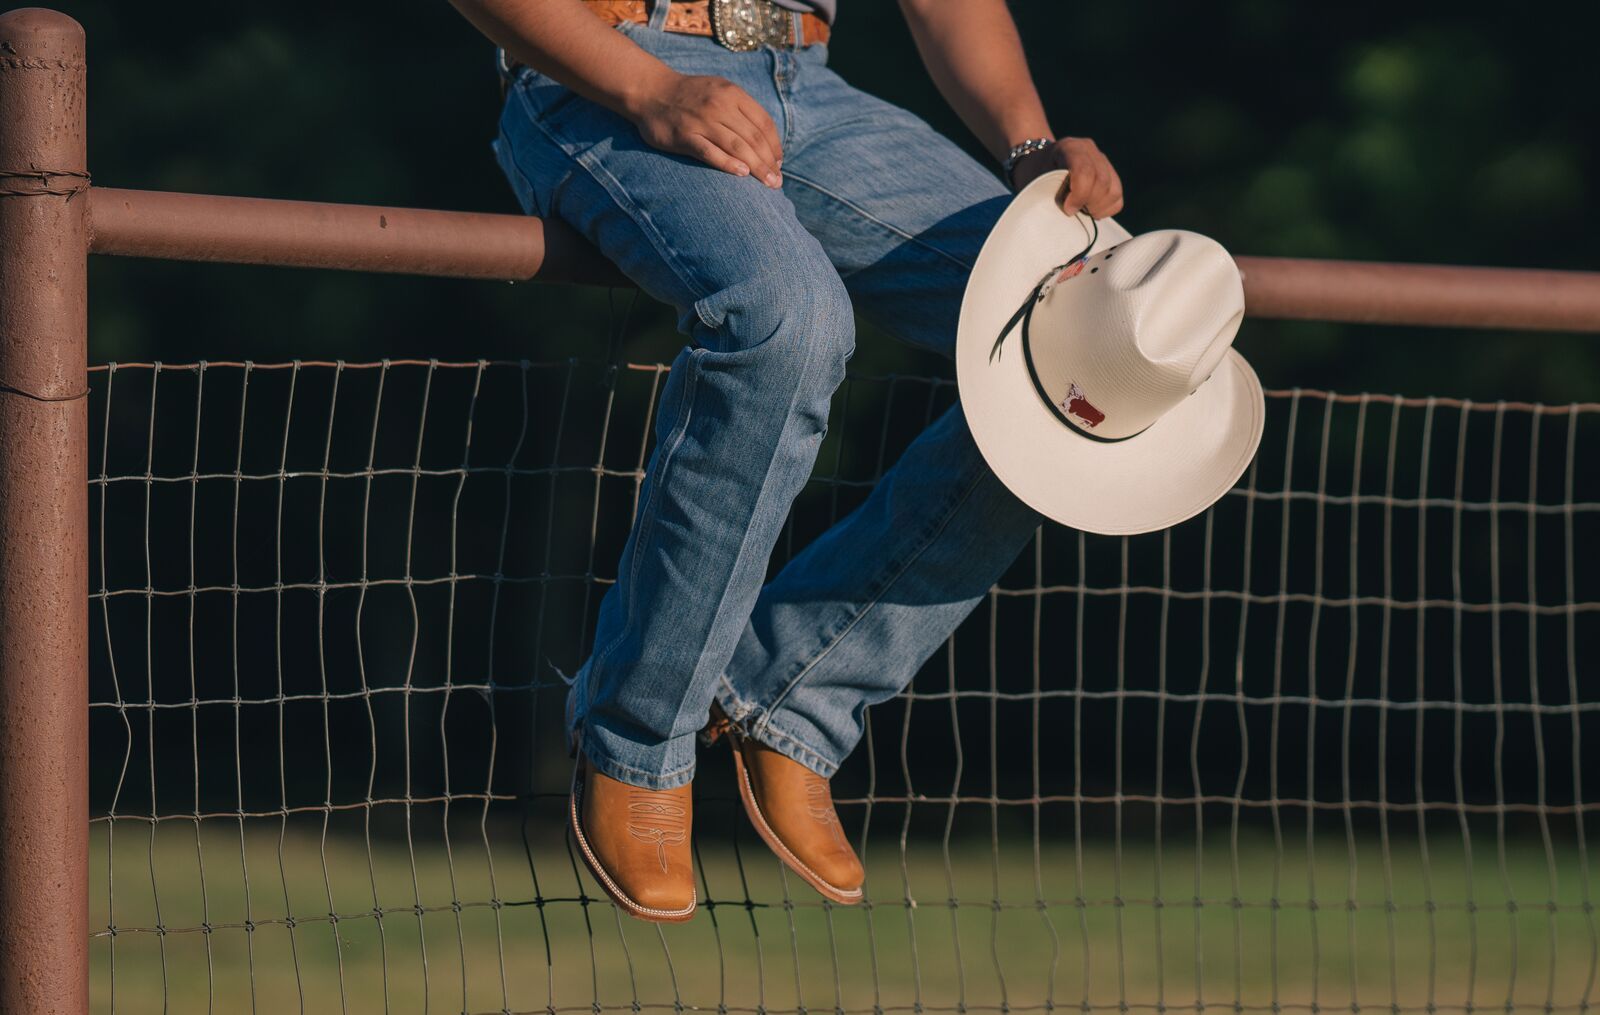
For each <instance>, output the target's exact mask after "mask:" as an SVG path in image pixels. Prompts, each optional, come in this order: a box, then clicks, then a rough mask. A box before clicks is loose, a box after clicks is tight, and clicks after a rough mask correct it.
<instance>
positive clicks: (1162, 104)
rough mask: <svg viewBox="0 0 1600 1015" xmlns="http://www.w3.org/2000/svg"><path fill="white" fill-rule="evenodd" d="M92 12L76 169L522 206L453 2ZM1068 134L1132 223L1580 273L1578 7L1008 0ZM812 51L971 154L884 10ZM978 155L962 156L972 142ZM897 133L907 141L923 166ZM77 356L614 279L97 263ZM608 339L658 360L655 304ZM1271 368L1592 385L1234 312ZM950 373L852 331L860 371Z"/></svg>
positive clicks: (1583, 342)
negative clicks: (1108, 176)
mask: <svg viewBox="0 0 1600 1015" xmlns="http://www.w3.org/2000/svg"><path fill="white" fill-rule="evenodd" d="M61 6H62V7H63V9H65V10H66V11H67V12H68V13H71V14H72V15H73V16H75V17H77V18H78V19H79V20H81V21H82V22H83V24H84V26H85V28H86V29H87V32H88V38H89V53H90V75H89V98H90V106H89V117H90V120H89V143H90V156H89V163H90V168H91V169H92V171H93V173H94V176H95V180H96V182H99V183H102V184H105V185H109V186H118V187H142V188H155V189H170V190H186V191H199V192H208V193H222V194H244V195H259V196H267V197H282V198H300V199H314V200H329V201H352V202H371V203H382V204H397V205H416V206H425V207H438V208H459V209H483V210H500V211H515V210H516V207H515V204H514V202H513V200H512V198H511V195H510V192H509V190H508V188H507V187H506V185H505V183H504V182H503V181H502V180H501V178H500V177H499V173H498V169H497V168H496V167H495V165H494V163H493V160H492V158H491V157H490V153H489V149H488V142H489V139H490V137H491V136H492V134H493V132H494V124H495V119H496V115H497V102H498V99H497V88H496V82H495V78H494V74H493V72H492V70H491V65H490V48H489V46H488V44H487V43H485V42H484V40H483V39H482V38H481V37H479V36H478V35H476V33H475V32H474V30H473V29H472V28H471V27H470V26H469V25H468V24H467V23H466V22H465V21H464V20H462V19H461V18H460V17H459V16H458V15H457V14H456V13H455V11H454V10H453V9H452V8H450V7H449V5H448V4H446V3H444V2H443V0H432V2H425V3H419V2H415V0H411V2H402V3H381V4H380V3H342V4H322V3H305V2H282V3H274V4H261V3H240V4H196V3H162V4H154V5H151V4H130V3H126V2H123V3H115V2H109V0H103V2H83V3H80V2H65V0H64V2H63V3H62V5H61ZM1012 6H1013V9H1014V11H1015V14H1016V17H1017V20H1018V22H1019V24H1020V26H1021V29H1022V32H1023V35H1024V37H1025V39H1026V42H1027V46H1028V49H1029V53H1030V57H1031V60H1032V63H1033V66H1034V69H1035V73H1036V75H1037V78H1038V81H1039V85H1040V89H1041V91H1042V93H1043V95H1044V97H1045V101H1046V104H1047V107H1048V108H1049V111H1050V114H1051V119H1052V122H1053V124H1054V126H1055V128H1056V130H1057V131H1059V132H1062V133H1072V134H1080V135H1088V136H1091V137H1094V138H1096V139H1097V140H1098V141H1099V142H1100V143H1101V145H1102V147H1103V148H1104V149H1105V150H1106V151H1107V152H1108V153H1109V154H1110V156H1111V157H1112V159H1113V160H1114V161H1115V163H1116V165H1117V167H1118V169H1119V171H1120V172H1121V174H1122V176H1123V178H1124V180H1125V182H1126V187H1127V195H1128V205H1127V210H1126V212H1125V213H1124V215H1123V216H1122V220H1123V221H1124V222H1125V223H1126V224H1127V225H1129V226H1130V227H1131V228H1133V229H1134V230H1135V231H1138V230H1142V229H1150V228H1157V227H1184V228H1190V229H1197V230H1200V231H1203V232H1206V233H1209V234H1211V235H1214V236H1216V237H1217V238H1218V239H1220V240H1221V241H1222V242H1223V243H1224V244H1226V245H1227V246H1228V247H1229V248H1230V249H1232V250H1233V251H1235V252H1237V253H1241V254H1277V255H1293V256H1303V257H1350V258H1369V259H1383V260H1395V261H1433V262H1443V263H1453V264H1504V265H1525V266H1541V267H1553V268H1595V267H1600V250H1597V249H1596V244H1595V241H1594V236H1595V227H1596V224H1597V223H1596V211H1597V208H1596V184H1595V178H1596V174H1597V172H1600V164H1597V159H1596V154H1597V149H1596V145H1597V137H1596V130H1595V124H1596V123H1597V122H1600V89H1597V88H1596V87H1595V73H1594V53H1593V40H1594V37H1595V36H1594V34H1593V25H1592V24H1590V23H1586V19H1587V18H1588V15H1587V14H1586V13H1584V12H1592V10H1593V6H1592V5H1576V4H1574V5H1563V6H1562V7H1560V8H1557V9H1551V10H1550V11H1548V12H1543V13H1530V12H1529V11H1527V10H1524V9H1522V8H1518V7H1515V6H1514V5H1504V4H1488V3H1467V4H1461V3H1415V4H1384V5H1371V4H1356V5H1349V4H1290V3H1281V2H1274V0H1238V2H1231V3H1224V4H1203V5H1200V4H1176V3H1153V4H1152V3H1141V4H1098V5H1092V6H1090V5H1061V4H1055V3H1047V2H1040V0H1034V2H1019V3H1015V4H1013V5H1012ZM832 50H833V53H832V63H833V66H834V67H835V68H836V69H838V70H839V71H840V72H841V73H842V74H843V75H844V76H845V77H846V78H847V79H849V80H851V81H853V82H855V83H856V84H858V85H859V86H860V87H862V88H864V89H866V90H868V91H871V92H874V93H876V94H879V95H882V96H884V97H886V98H888V99H890V100H892V101H894V102H897V103H900V104H902V105H904V106H906V107H908V108H910V109H912V110H913V111H915V112H917V113H919V114H920V115H922V116H924V117H925V118H927V119H928V120H929V121H931V122H932V123H933V124H934V125H935V126H937V127H938V128H939V129H941V130H943V131H945V132H946V133H948V134H950V135H951V136H952V137H955V138H957V139H959V140H960V141H961V142H962V143H964V144H967V145H968V146H969V147H971V148H972V150H973V151H974V152H975V153H977V148H976V145H975V144H973V143H972V141H971V138H970V137H969V136H968V135H967V134H966V132H965V131H964V129H963V128H962V127H961V126H960V124H959V123H958V122H957V121H956V120H955V118H954V116H953V115H952V114H951V113H950V112H949V111H948V110H947V109H946V107H945V106H944V104H943V103H942V102H941V100H940V99H939V97H938V95H937V94H936V93H935V91H934V89H933V87H932V85H931V84H930V82H929V80H928V78H927V75H926V74H925V73H924V72H923V70H922V68H921V66H920V64H919V62H918V60H917V57H916V54H915V52H914V49H913V47H912V44H911V40H910V36H909V34H908V32H907V30H906V28H905V25H904V23H903V22H902V20H901V18H900V16H899V14H898V11H897V9H896V5H894V4H892V3H889V2H888V0H845V2H844V3H843V15H842V17H841V20H840V25H839V33H838V35H837V37H836V40H835V43H834V45H833V47H832ZM979 154H980V157H982V155H981V153H979ZM914 157H915V154H914V153H909V152H908V153H907V158H914ZM92 271H93V274H92V282H93V290H92V293H93V295H92V299H93V318H92V320H93V322H94V323H93V326H92V332H91V342H92V352H93V356H94V358H95V359H97V360H101V361H104V360H111V359H116V360H123V361H127V360H141V359H153V358H161V359H163V360H166V361H169V362H172V361H178V360H189V359H198V358H210V359H219V358H224V357H228V358H233V357H247V356H248V357H252V358H254V359H257V360H268V359H286V358H292V357H333V356H339V357H346V358H362V357H375V356H421V357H429V356H437V357H459V358H475V357H479V356H487V357H496V356H509V357H513V358H520V357H524V356H533V357H536V358H544V357H546V356H551V355H566V354H570V353H578V354H582V353H585V352H587V353H591V354H594V355H602V354H603V346H601V347H600V348H599V349H597V348H596V345H597V343H599V342H602V341H603V339H602V338H601V337H600V336H601V335H602V334H603V331H604V327H605V319H606V313H605V305H604V297H603V294H601V293H597V292H585V291H572V290H565V289H550V288H545V287H540V286H534V285H519V286H508V285H505V284H494V283H484V282H457V281H433V280H416V279H406V278H381V277H372V276H355V275H340V274H336V273H330V272H304V271H291V270H274V269H254V268H240V267H228V266H192V265H187V266H180V265H172V264H151V263H132V262H119V261H114V260H111V259H97V260H96V261H95V263H94V266H93V269H92ZM656 309H657V312H655V313H653V314H652V315H651V316H649V317H648V319H647V320H645V321H644V326H643V327H642V328H641V329H640V330H639V331H638V332H637V337H636V338H635V339H634V340H633V341H632V343H631V344H630V346H629V347H628V349H627V354H628V355H629V356H630V357H633V358H635V359H642V360H651V361H654V360H666V359H670V358H671V355H672V353H673V352H674V351H675V350H676V348H677V344H678V342H679V338H678V336H677V335H676V334H675V333H674V332H673V328H672V322H671V317H670V315H669V314H667V313H665V312H664V311H660V309H659V308H656ZM1239 345H1240V347H1241V349H1243V351H1244V352H1245V353H1246V354H1247V355H1248V356H1249V357H1250V358H1251V360H1252V361H1253V362H1254V363H1255V364H1256V366H1257V368H1258V370H1259V371H1260V372H1261V374H1262V376H1263V379H1264V380H1265V381H1266V382H1267V383H1268V384H1269V385H1272V386H1291V385H1303V386H1317V387H1337V388H1340V389H1346V390H1355V389H1367V390H1374V391H1383V392H1394V391H1401V392H1405V393H1408V394H1418V395H1422V394H1439V395H1454V396H1467V397H1472V398H1475V399H1480V400H1484V399H1486V400H1494V399H1499V398H1508V399H1530V400H1545V401H1558V402H1564V401H1570V400H1575V399H1577V400H1582V399H1592V398H1594V397H1596V393H1597V392H1600V344H1597V343H1595V342H1594V341H1593V340H1590V339H1585V338H1581V337H1573V336H1554V335H1537V334H1526V335H1525V334H1506V333H1483V334H1474V333H1465V332H1461V331H1431V330H1425V329H1407V330H1405V331H1403V332H1402V331H1399V330H1396V329H1389V328H1371V327H1367V328H1352V327H1340V326H1329V325H1319V324H1293V325H1290V324H1281V323H1276V322H1263V321H1252V322H1247V324H1246V326H1245V328H1244V331H1243V333H1242V335H1241V336H1240V339H1239ZM941 366H942V365H941V364H938V363H936V362H932V361H929V360H926V359H922V358H917V357H913V356H911V355H910V354H909V353H908V352H906V351H905V350H904V349H903V348H901V347H898V346H897V345H895V344H894V343H893V341H892V340H890V339H887V338H885V337H883V336H881V335H872V334H867V335H865V336H864V338H863V341H862V342H861V351H860V354H859V358H858V360H857V367H858V369H866V370H886V369H916V370H924V371H931V370H936V369H939V368H940V367H941Z"/></svg>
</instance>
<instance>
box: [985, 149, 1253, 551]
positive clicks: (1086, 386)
mask: <svg viewBox="0 0 1600 1015" xmlns="http://www.w3.org/2000/svg"><path fill="white" fill-rule="evenodd" d="M1066 175H1067V174H1066V172H1065V171H1064V170H1057V171H1054V172H1050V173H1046V174H1044V175H1043V176H1040V177H1039V178H1038V179H1036V180H1034V181H1033V182H1032V183H1030V184H1028V186H1026V187H1024V188H1023V189H1022V191H1021V192H1020V193H1019V194H1017V196H1016V199H1015V200H1013V201H1012V203H1011V205H1010V207H1009V208H1007V209H1006V211H1005V213H1004V214H1002V215H1001V216H1000V221H999V222H998V223H996V224H995V227H994V231H993V232H991V233H990V234H989V238H988V240H986V241H985V242H984V245H983V249H982V250H981V251H980V252H979V254H978V260H977V263H976V264H975V265H974V266H973V269H972V276H971V278H970V279H968V281H967V290H966V294H965V296H964V297H963V298H962V301H961V318H960V322H959V325H958V328H957V331H956V381H957V384H958V386H959V389H960V392H961V405H962V408H963V410H964V411H965V413H966V416H967V423H968V425H969V426H970V427H971V429H972V436H973V437H974V439H976V441H977V443H978V449H979V450H980V451H982V452H983V457H984V459H985V460H986V461H987V462H988V463H989V467H990V468H992V469H993V470H994V472H995V475H996V476H998V477H999V478H1000V481H1001V482H1003V483H1004V484H1005V485H1006V486H1007V487H1008V488H1009V489H1010V490H1011V492H1012V493H1014V494H1016V495H1017V496H1018V497H1019V498H1021V499H1022V500H1023V502H1024V503H1026V504H1028V505H1029V506H1030V507H1032V508H1033V509H1035V510H1036V511H1039V512H1040V513H1042V514H1044V515H1046V516H1047V517H1049V518H1052V519H1054V520H1056V521H1058V522H1060V523H1061V524H1063V525H1068V526H1071V527H1072V528H1075V529H1082V530H1084V531H1086V532H1098V533H1103V534H1106V535H1131V534H1133V533H1138V532H1152V531H1155V530H1157V529H1164V528H1166V527H1168V526H1170V525H1176V524H1177V523H1178V522H1181V521H1183V520H1184V519H1186V518H1190V517H1193V516H1194V515H1197V514H1199V513H1200V512H1201V511H1204V510H1205V509H1206V508H1207V507H1209V506H1210V505H1211V504H1212V503H1214V502H1215V501H1216V500H1217V499H1218V498H1219V497H1221V496H1222V495H1223V494H1224V493H1226V492H1227V491H1228V489H1229V488H1230V487H1232V486H1233V484H1234V482H1235V481H1236V480H1238V478H1239V476H1240V475H1242V474H1243V473H1244V470H1245V467H1246V466H1248V465H1249V464H1250V459H1251V458H1252V457H1253V456H1254V455H1255V452H1256V447H1257V445H1259V444H1260V443H1261V427H1262V422H1263V420H1264V418H1265V415H1266V402H1265V399H1264V397H1263V396H1262V393H1261V382H1260V381H1259V380H1257V379H1256V374H1255V371H1254V370H1252V369H1250V364H1248V363H1246V362H1245V360H1244V357H1242V356H1240V355H1239V354H1238V353H1237V352H1234V351H1233V349H1232V343H1233V336H1234V334H1235V333H1236V332H1237V331H1238V330H1239V321H1240V319H1241V318H1242V317H1243V316H1244V288H1243V286H1242V284H1241V283H1240V280H1239V270H1238V268H1237V267H1236V266H1235V265H1234V262H1233V258H1232V257H1230V256H1229V255H1228V252H1227V251H1226V250H1223V249H1222V246H1221V245H1220V244H1218V243H1217V242H1216V241H1215V240H1212V239H1209V238H1207V237H1204V236H1201V235H1199V234H1197V233H1190V232H1183V231H1181V230H1160V231H1157V232H1151V233H1144V234H1142V235H1140V236H1137V237H1133V236H1130V235H1129V234H1128V232H1127V230H1125V229H1123V228H1122V227H1121V226H1119V225H1117V224H1116V222H1114V221H1112V220H1111V219H1105V220H1103V221H1101V222H1100V223H1098V226H1097V227H1096V224H1095V223H1094V222H1093V221H1092V220H1091V219H1090V218H1089V217H1088V216H1087V215H1077V216H1069V215H1065V214H1063V213H1062V211H1061V208H1060V207H1059V202H1058V194H1059V191H1060V188H1061V187H1062V186H1063V184H1064V182H1065V179H1066Z"/></svg>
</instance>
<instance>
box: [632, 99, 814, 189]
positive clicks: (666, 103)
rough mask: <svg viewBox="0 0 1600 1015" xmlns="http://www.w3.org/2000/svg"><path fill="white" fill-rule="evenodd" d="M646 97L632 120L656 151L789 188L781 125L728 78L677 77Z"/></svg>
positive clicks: (769, 184)
mask: <svg viewBox="0 0 1600 1015" xmlns="http://www.w3.org/2000/svg"><path fill="white" fill-rule="evenodd" d="M646 95H647V97H646V98H645V99H644V100H643V101H642V102H640V103H639V105H638V106H637V108H634V109H630V110H628V118H629V119H630V120H632V121H633V123H634V126H636V127H638V128H639V134H640V136H641V137H643V138H644V140H645V142H646V143H647V144H649V145H650V146H651V147H653V148H659V149H661V150H662V151H668V152H676V153H677V154H679V155H688V156H691V157H693V158H697V159H699V160H700V161H702V162H704V163H705V164H706V165H708V166H711V167H712V168H714V169H720V170H722V171H723V172H725V173H732V174H733V175H734V176H751V175H754V176H755V178H756V179H758V180H760V181H761V182H762V183H765V184H766V185H767V186H769V187H771V188H773V189H774V190H776V189H778V188H779V187H782V186H783V178H782V177H781V176H780V175H779V173H780V172H781V171H782V169H783V145H782V143H781V142H780V141H779V140H778V128H777V125H776V124H774V123H773V122H772V117H770V116H768V115H767V111H766V110H765V109H762V108H761V104H760V103H759V102H757V101H756V100H755V99H752V98H751V97H750V94H749V93H748V92H746V91H745V90H744V89H743V88H740V87H739V86H738V85H736V84H734V83H733V82H732V81H729V80H727V79H725V78H719V77H711V76H708V75H702V74H677V73H674V74H673V75H672V76H671V77H670V78H668V79H667V80H666V82H665V84H664V87H660V88H652V89H647V90H646Z"/></svg>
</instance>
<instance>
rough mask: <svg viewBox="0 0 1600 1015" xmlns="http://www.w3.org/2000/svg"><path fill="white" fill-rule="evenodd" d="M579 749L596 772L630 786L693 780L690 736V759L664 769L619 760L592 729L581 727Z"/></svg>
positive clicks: (671, 784) (669, 786)
mask: <svg viewBox="0 0 1600 1015" xmlns="http://www.w3.org/2000/svg"><path fill="white" fill-rule="evenodd" d="M575 736H576V739H577V742H578V750H579V751H581V752H582V753H583V757H584V759H585V760H586V761H587V762H588V763H589V764H590V765H593V766H594V768H595V771H597V772H599V773H601V774H602V775H608V776H610V777H611V778H613V779H615V780H617V781H618V782H625V783H627V784H628V785H630V786H638V787H640V788H641V789H677V788H678V787H679V786H687V785H688V784H689V783H690V782H691V781H692V780H693V779H694V761H695V759H694V738H693V737H692V736H691V737H689V760H688V762H687V763H685V764H681V765H678V766H677V767H675V768H669V769H667V770H666V771H665V772H660V771H656V770H655V769H649V768H640V767H638V766H637V765H630V764H628V763H627V762H625V761H620V760H618V759H617V758H616V757H615V756H614V755H612V754H610V753H608V752H607V749H606V745H605V738H604V737H603V736H595V735H593V733H592V731H586V730H585V729H584V728H583V727H582V726H580V727H579V728H578V730H577V732H576V734H575Z"/></svg>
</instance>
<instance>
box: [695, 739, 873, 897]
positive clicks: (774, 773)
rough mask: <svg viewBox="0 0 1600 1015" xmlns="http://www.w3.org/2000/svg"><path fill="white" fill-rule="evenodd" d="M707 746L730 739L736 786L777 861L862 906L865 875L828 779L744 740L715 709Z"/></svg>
mask: <svg viewBox="0 0 1600 1015" xmlns="http://www.w3.org/2000/svg"><path fill="white" fill-rule="evenodd" d="M712 715H713V718H712V723H711V726H709V727H707V730H706V737H707V739H708V741H713V740H715V739H716V738H717V737H718V736H719V735H721V734H723V733H726V734H727V735H728V745H729V746H730V747H731V748H732V749H733V769H734V777H735V781H737V782H738V784H739V799H740V800H742V801H743V802H744V812H745V814H747V815H748V816H749V818H750V823H751V824H752V825H754V826H755V829H756V834H758V835H760V836H761V839H762V841H763V842H765V843H766V844H767V846H768V847H769V848H770V849H771V850H772V851H773V852H774V853H776V854H777V856H778V859H780V860H782V861H783V862H784V863H785V864H787V865H788V866H789V869H790V870H792V871H794V872H795V873H796V874H798V875H800V877H801V878H803V879H804V880H805V881H806V883H807V884H809V885H811V887H813V888H815V889H816V890H817V891H819V892H821V893H822V894H823V895H824V896H826V897H827V898H829V899H832V900H833V901H834V902H839V903H843V904H845V905H853V904H855V903H857V902H860V901H861V882H862V881H863V880H864V878H865V876H866V875H865V872H864V871H863V870H862V869H861V861H860V860H858V859H857V858H856V854H855V851H854V850H853V849H851V848H850V843H849V841H848V840H847V839H846V838H845V835H844V826H843V825H841V824H840V823H839V815H838V814H837V813H835V811H834V809H833V794H832V792H831V791H830V790H829V788H828V780H826V779H824V778H823V777H822V776H820V775H818V774H817V773H815V772H813V771H811V769H809V768H807V767H805V766H804V765H802V764H800V763H799V762H798V761H795V760H793V759H792V758H789V757H786V756H784V755H782V754H780V753H778V752H777V751H775V750H773V749H772V748H770V747H768V746H767V745H766V744H763V743H759V742H757V741H755V740H752V739H750V738H749V737H746V736H744V735H742V734H741V733H740V732H739V730H738V729H737V728H736V727H734V726H733V725H732V723H730V722H729V721H728V720H727V718H726V717H724V716H723V715H722V714H721V712H720V710H714V711H713V713H712Z"/></svg>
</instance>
